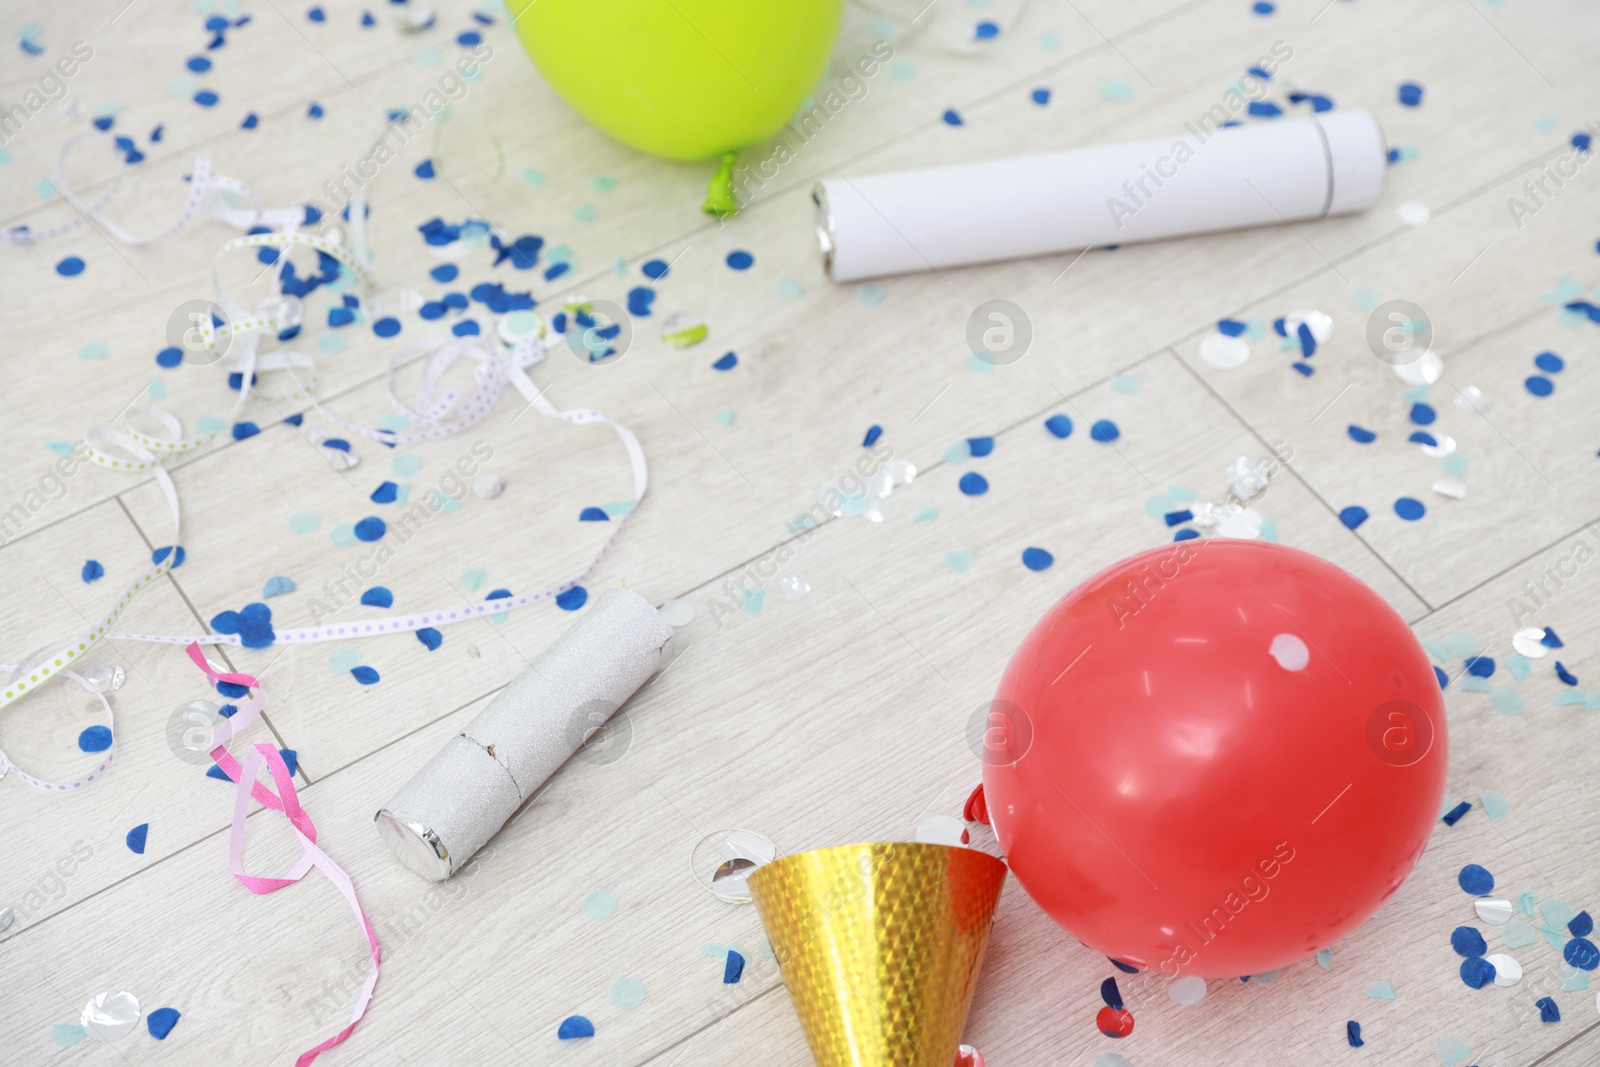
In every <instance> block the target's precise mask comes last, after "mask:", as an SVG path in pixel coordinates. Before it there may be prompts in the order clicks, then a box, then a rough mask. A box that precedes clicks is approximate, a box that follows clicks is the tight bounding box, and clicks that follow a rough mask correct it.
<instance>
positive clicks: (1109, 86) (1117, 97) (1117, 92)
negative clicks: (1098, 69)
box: [1100, 79, 1133, 104]
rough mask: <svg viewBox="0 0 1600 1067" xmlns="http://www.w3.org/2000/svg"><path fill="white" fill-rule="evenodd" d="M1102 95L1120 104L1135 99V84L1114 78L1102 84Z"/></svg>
mask: <svg viewBox="0 0 1600 1067" xmlns="http://www.w3.org/2000/svg"><path fill="white" fill-rule="evenodd" d="M1100 95H1101V96H1103V97H1105V98H1106V99H1107V100H1111V101H1113V102H1115V103H1118V104H1121V103H1126V102H1127V101H1129V100H1132V99H1133V86H1131V85H1129V84H1128V83H1127V82H1125V81H1120V80H1116V79H1113V80H1112V81H1108V82H1106V83H1105V84H1104V85H1102V86H1100Z"/></svg>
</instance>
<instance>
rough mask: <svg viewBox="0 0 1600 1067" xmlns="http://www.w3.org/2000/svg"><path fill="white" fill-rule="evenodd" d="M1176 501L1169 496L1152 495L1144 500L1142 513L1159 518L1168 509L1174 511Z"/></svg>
mask: <svg viewBox="0 0 1600 1067" xmlns="http://www.w3.org/2000/svg"><path fill="white" fill-rule="evenodd" d="M1176 510H1178V508H1177V501H1175V500H1173V499H1172V498H1171V497H1170V496H1165V495H1163V496H1153V497H1149V498H1148V499H1146V500H1145V502H1144V513H1145V514H1146V515H1148V516H1150V517H1151V518H1152V519H1159V518H1161V517H1162V516H1163V515H1165V514H1166V513H1167V512H1169V511H1176Z"/></svg>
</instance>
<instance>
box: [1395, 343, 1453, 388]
mask: <svg viewBox="0 0 1600 1067" xmlns="http://www.w3.org/2000/svg"><path fill="white" fill-rule="evenodd" d="M1393 370H1394V376H1395V377H1396V378H1399V379H1400V380H1401V381H1402V382H1405V383H1406V384H1407V385H1432V384H1433V383H1434V382H1436V381H1438V380H1439V376H1440V375H1442V374H1443V373H1444V358H1443V357H1442V356H1440V355H1439V353H1437V352H1435V351H1434V350H1433V349H1431V348H1427V349H1424V350H1423V351H1422V352H1421V353H1419V354H1418V355H1417V356H1416V357H1415V358H1414V359H1411V360H1409V361H1407V362H1405V363H1396V364H1395V365H1394V367H1393Z"/></svg>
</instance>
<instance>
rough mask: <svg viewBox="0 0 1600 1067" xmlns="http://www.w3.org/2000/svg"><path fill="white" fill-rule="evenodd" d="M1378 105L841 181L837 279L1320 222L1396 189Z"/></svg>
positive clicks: (835, 210)
mask: <svg viewBox="0 0 1600 1067" xmlns="http://www.w3.org/2000/svg"><path fill="white" fill-rule="evenodd" d="M1388 167H1389V153H1388V148H1387V146H1386V145H1385V143H1384V138H1383V130H1382V128H1381V127H1380V126H1379V125H1378V120H1377V119H1376V118H1374V117H1373V115H1372V113H1371V112H1369V111H1362V110H1350V111H1328V112H1324V113H1322V114H1318V115H1312V116H1307V117H1304V118H1297V119H1286V120H1282V121H1277V122H1262V123H1256V124H1251V125H1247V126H1227V127H1222V128H1218V129H1211V130H1209V131H1208V130H1205V129H1201V128H1198V127H1195V126H1194V125H1193V124H1192V123H1191V124H1190V125H1189V129H1188V130H1187V131H1186V132H1185V133H1182V134H1178V135H1176V136H1172V137H1157V138H1153V139H1151V140H1148V141H1129V142H1126V143H1123V144H1112V145H1099V146H1096V147H1092V148H1075V149H1072V150H1071V151H1067V152H1047V153H1043V154H1040V155H1032V156H1015V157H1012V158H1010V159H995V160H985V161H983V162H977V163H957V164H954V165H951V166H944V167H930V168H928V169H926V170H908V171H898V172H895V173H890V174H874V175H869V176H866V177H860V178H830V179H827V180H825V181H823V182H821V183H820V184H818V186H817V188H816V190H815V191H814V192H813V193H812V199H813V200H815V201H816V204H817V239H818V241H819V243H820V244H821V245H822V261H823V267H824V269H825V270H826V271H827V272H828V274H829V276H830V277H832V279H833V280H834V281H836V282H849V281H856V280H857V279H860V278H873V277H878V276H880V275H885V274H904V273H907V272H912V271H925V270H935V269H938V268H942V267H957V266H963V265H965V264H969V263H985V262H989V261H992V260H999V259H1016V258H1020V257H1023V256H1040V255H1050V254H1053V253H1058V252H1070V251H1074V250H1077V249H1082V248H1091V247H1100V246H1105V245H1114V244H1127V243H1130V242H1133V241H1153V240H1157V239H1160V238H1163V237H1179V236H1183V235H1186V234H1196V233H1208V232H1211V231H1214V230H1230V229H1236V228H1238V227H1242V226H1261V225H1267V224H1271V223H1279V222H1293V221H1298V220H1301V219H1320V218H1323V217H1325V216H1328V215H1342V214H1346V213H1348V212H1353V211H1361V210H1364V209H1366V208H1369V207H1371V206H1372V205H1373V204H1375V203H1377V201H1378V198H1379V197H1380V196H1382V195H1383V185H1384V179H1385V176H1386V175H1387V173H1388Z"/></svg>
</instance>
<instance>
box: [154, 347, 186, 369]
mask: <svg viewBox="0 0 1600 1067" xmlns="http://www.w3.org/2000/svg"><path fill="white" fill-rule="evenodd" d="M182 362H183V349H181V348H163V349H162V350H161V351H159V352H157V353H156V366H158V367H165V368H166V369H167V370H171V369H172V368H173V367H176V366H177V365H178V364H180V363H182Z"/></svg>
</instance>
